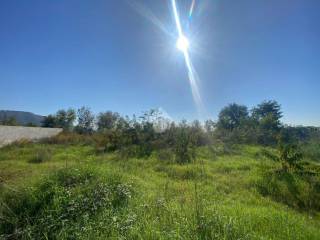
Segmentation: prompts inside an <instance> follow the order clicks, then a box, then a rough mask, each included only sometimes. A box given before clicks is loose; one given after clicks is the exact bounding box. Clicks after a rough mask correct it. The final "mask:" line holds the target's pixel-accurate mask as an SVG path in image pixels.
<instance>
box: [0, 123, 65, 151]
mask: <svg viewBox="0 0 320 240" xmlns="http://www.w3.org/2000/svg"><path fill="white" fill-rule="evenodd" d="M60 132H62V129H61V128H41V127H13V126H0V147H1V146H4V145H7V144H10V143H12V142H14V141H18V140H22V139H27V140H38V139H42V138H49V137H53V136H56V135H58V134H59V133H60Z"/></svg>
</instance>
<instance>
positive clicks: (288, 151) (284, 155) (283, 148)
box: [279, 143, 303, 171]
mask: <svg viewBox="0 0 320 240" xmlns="http://www.w3.org/2000/svg"><path fill="white" fill-rule="evenodd" d="M302 157H303V155H302V152H301V150H300V148H299V147H298V145H295V144H281V143H280V146H279V160H280V162H281V164H282V169H283V170H285V171H290V170H297V169H301V168H302V165H301V159H302Z"/></svg>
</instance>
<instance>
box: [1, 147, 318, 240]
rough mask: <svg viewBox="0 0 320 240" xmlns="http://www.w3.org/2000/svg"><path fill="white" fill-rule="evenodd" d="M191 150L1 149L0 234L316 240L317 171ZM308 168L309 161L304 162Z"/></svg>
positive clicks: (248, 151)
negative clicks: (175, 158) (130, 153)
mask: <svg viewBox="0 0 320 240" xmlns="http://www.w3.org/2000/svg"><path fill="white" fill-rule="evenodd" d="M266 151H268V152H270V153H272V152H273V151H275V150H272V149H267V150H266V149H262V148H261V147H256V146H238V147H236V148H234V149H233V150H228V151H224V150H215V151H212V149H209V148H207V147H203V148H199V149H197V160H196V162H194V163H191V164H185V165H179V164H176V163H173V162H172V161H171V160H170V155H169V154H167V153H166V152H157V153H154V154H153V155H152V156H151V157H150V158H148V159H136V158H121V157H120V156H121V155H120V154H117V153H99V154H98V153H97V152H96V149H95V148H94V147H93V146H90V145H81V144H77V145H59V144H41V143H28V144H21V145H11V146H7V147H5V148H3V149H0V177H1V179H0V180H1V185H0V187H1V188H0V194H1V197H0V201H1V207H0V214H1V215H0V221H1V226H0V235H1V237H0V238H3V239H6V238H8V239H285V240H287V239H320V215H319V211H320V206H319V205H320V203H319V201H320V200H319V199H320V198H319V196H320V195H319V192H320V190H319V189H320V186H319V178H318V176H313V175H312V176H300V175H298V174H294V173H281V172H278V171H277V169H279V168H280V164H279V163H277V162H275V161H273V160H271V159H270V158H268V157H267V156H266V154H265V152H266ZM308 166H310V169H312V170H314V171H318V170H317V164H316V163H314V164H313V163H309V165H308Z"/></svg>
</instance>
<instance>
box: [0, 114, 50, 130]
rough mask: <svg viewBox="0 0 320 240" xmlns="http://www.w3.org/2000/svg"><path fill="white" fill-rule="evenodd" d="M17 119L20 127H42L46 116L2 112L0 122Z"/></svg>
mask: <svg viewBox="0 0 320 240" xmlns="http://www.w3.org/2000/svg"><path fill="white" fill-rule="evenodd" d="M12 117H13V118H15V120H16V121H17V123H18V124H19V125H28V124H30V123H32V124H33V125H36V126H40V125H41V122H42V120H43V118H44V116H40V115H37V114H34V113H31V112H23V111H9V110H0V122H1V121H4V120H6V119H9V118H12Z"/></svg>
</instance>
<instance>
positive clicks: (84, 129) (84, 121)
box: [76, 107, 94, 133]
mask: <svg viewBox="0 0 320 240" xmlns="http://www.w3.org/2000/svg"><path fill="white" fill-rule="evenodd" d="M77 117H78V125H77V126H76V131H77V132H79V133H92V132H93V129H94V114H93V113H92V112H91V110H90V108H88V107H81V108H79V109H78V111H77Z"/></svg>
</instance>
